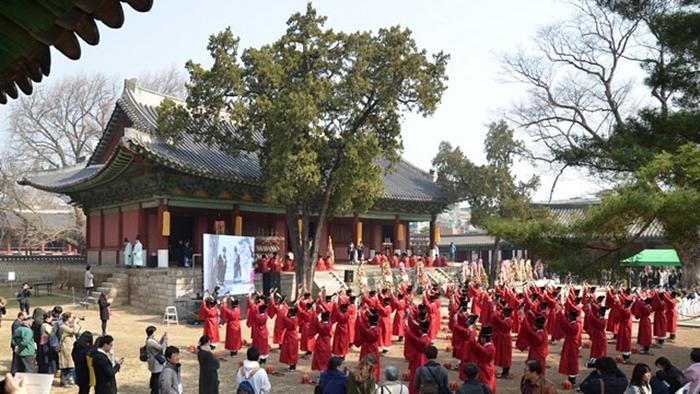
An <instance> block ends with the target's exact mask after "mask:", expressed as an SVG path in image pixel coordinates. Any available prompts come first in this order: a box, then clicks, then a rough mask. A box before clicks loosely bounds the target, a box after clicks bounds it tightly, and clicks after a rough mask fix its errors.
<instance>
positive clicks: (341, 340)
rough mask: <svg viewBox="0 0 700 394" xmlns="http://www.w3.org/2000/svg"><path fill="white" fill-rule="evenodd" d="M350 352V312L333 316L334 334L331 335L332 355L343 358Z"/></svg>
mask: <svg viewBox="0 0 700 394" xmlns="http://www.w3.org/2000/svg"><path fill="white" fill-rule="evenodd" d="M349 351H350V312H345V313H343V312H341V311H340V309H339V310H338V312H337V313H336V315H335V334H334V335H333V354H334V355H336V356H343V357H344V356H345V355H346V354H348V352H349Z"/></svg>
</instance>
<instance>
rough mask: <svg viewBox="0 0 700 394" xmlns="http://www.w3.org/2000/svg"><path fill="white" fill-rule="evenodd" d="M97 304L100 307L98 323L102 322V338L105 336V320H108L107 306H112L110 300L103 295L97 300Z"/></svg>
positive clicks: (108, 310)
mask: <svg viewBox="0 0 700 394" xmlns="http://www.w3.org/2000/svg"><path fill="white" fill-rule="evenodd" d="M97 304H98V305H99V306H100V321H101V322H102V336H105V335H107V320H109V314H110V312H111V311H110V309H109V306H110V305H112V299H111V298H109V299H108V298H107V296H106V295H105V293H101V294H100V298H99V299H98V300H97Z"/></svg>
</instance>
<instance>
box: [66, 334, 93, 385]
mask: <svg viewBox="0 0 700 394" xmlns="http://www.w3.org/2000/svg"><path fill="white" fill-rule="evenodd" d="M90 350H92V333H91V332H90V331H85V332H83V333H82V334H80V336H79V337H78V340H77V341H75V345H74V346H73V351H72V352H71V357H72V358H73V364H75V384H77V385H78V394H88V393H89V392H90V371H89V369H88V364H87V355H88V353H89V352H90Z"/></svg>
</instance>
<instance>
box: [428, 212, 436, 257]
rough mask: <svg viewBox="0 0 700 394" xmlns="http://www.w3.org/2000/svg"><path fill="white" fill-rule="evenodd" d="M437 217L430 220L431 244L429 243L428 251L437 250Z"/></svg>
mask: <svg viewBox="0 0 700 394" xmlns="http://www.w3.org/2000/svg"><path fill="white" fill-rule="evenodd" d="M435 221H436V218H435V215H433V216H432V218H431V219H430V242H429V243H428V249H430V250H433V249H435V243H436V242H437V240H436V239H435V224H436V223H435Z"/></svg>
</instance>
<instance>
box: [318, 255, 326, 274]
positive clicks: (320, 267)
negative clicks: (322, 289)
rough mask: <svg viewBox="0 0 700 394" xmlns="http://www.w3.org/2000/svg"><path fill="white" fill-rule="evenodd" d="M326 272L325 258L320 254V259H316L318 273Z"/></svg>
mask: <svg viewBox="0 0 700 394" xmlns="http://www.w3.org/2000/svg"><path fill="white" fill-rule="evenodd" d="M325 270H326V262H325V261H324V260H323V256H321V255H320V254H319V255H318V259H316V271H325Z"/></svg>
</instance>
